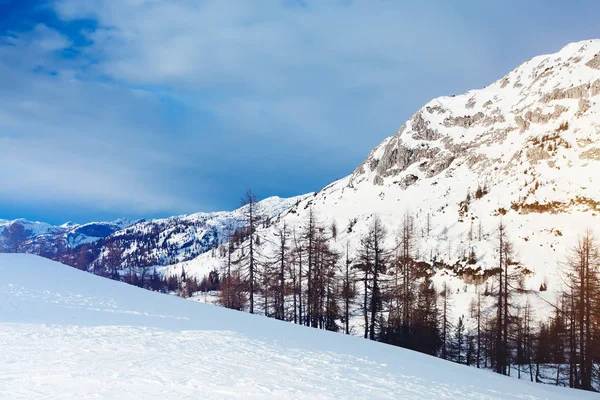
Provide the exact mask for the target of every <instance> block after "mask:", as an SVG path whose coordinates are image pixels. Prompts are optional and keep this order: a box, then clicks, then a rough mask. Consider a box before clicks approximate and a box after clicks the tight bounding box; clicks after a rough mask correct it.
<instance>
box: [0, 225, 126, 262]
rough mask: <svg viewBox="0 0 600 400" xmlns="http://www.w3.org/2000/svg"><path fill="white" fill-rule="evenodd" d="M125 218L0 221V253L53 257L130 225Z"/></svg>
mask: <svg viewBox="0 0 600 400" xmlns="http://www.w3.org/2000/svg"><path fill="white" fill-rule="evenodd" d="M133 223H134V221H130V220H128V219H124V218H121V219H118V220H115V221H110V222H89V223H86V224H73V223H70V222H67V223H65V224H62V225H58V226H55V225H51V224H48V223H46V222H32V221H28V220H26V219H22V218H20V219H16V220H12V221H9V220H0V252H1V251H6V252H15V251H18V252H23V253H35V254H44V255H47V256H53V255H57V254H60V253H61V252H64V251H68V250H71V249H74V248H76V247H78V246H81V245H82V244H90V243H94V242H96V241H98V240H100V239H102V238H105V237H106V236H109V235H110V234H111V233H113V232H116V231H118V230H120V229H124V228H126V227H127V226H129V225H131V224H133Z"/></svg>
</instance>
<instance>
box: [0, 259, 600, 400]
mask: <svg viewBox="0 0 600 400" xmlns="http://www.w3.org/2000/svg"><path fill="white" fill-rule="evenodd" d="M0 348H2V351H1V352H0V398H6V399H30V398H52V399H58V398H72V399H79V398H111V399H119V398H121V399H151V398H157V399H168V398H199V397H202V398H245V399H252V398H255V399H258V398H260V399H265V398H306V399H325V398H363V399H365V398H370V399H406V400H417V399H418V400H422V399H432V400H433V399H461V400H462V399H480V400H493V399H528V400H542V399H544V400H569V399H578V400H584V399H595V398H597V395H596V394H592V393H586V392H580V391H575V390H571V389H565V388H558V387H552V386H547V385H540V384H532V383H528V382H523V381H515V380H513V379H510V378H507V377H503V376H500V375H496V374H493V373H490V372H487V371H483V370H476V369H474V368H468V367H465V366H461V365H457V364H453V363H450V362H446V361H443V360H440V359H437V358H434V357H429V356H425V355H422V354H419V353H415V352H411V351H408V350H405V349H401V348H397V347H391V346H387V345H384V344H381V343H376V342H370V341H367V340H364V339H360V338H357V337H352V336H344V335H341V334H335V333H331V332H326V331H318V330H314V329H309V328H305V327H301V326H295V325H292V324H289V323H282V322H278V321H275V320H271V319H267V318H264V317H261V316H256V315H250V314H247V313H241V312H235V311H231V310H227V309H224V308H219V307H215V306H210V305H204V304H199V303H195V302H191V301H185V300H182V299H179V298H177V297H174V296H167V295H161V294H157V293H152V292H149V291H146V290H143V289H139V288H136V287H133V286H128V285H126V284H123V283H120V282H115V281H110V280H107V279H103V278H100V277H97V276H94V275H91V274H89V273H86V272H82V271H78V270H75V269H73V268H70V267H67V266H64V265H61V264H59V263H56V262H53V261H49V260H46V259H43V258H39V257H37V256H33V255H24V254H0Z"/></svg>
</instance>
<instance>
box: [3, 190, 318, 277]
mask: <svg viewBox="0 0 600 400" xmlns="http://www.w3.org/2000/svg"><path fill="white" fill-rule="evenodd" d="M304 197H306V196H298V197H291V198H281V197H277V196H273V197H269V198H266V199H264V200H262V201H259V202H257V207H258V209H259V210H260V215H261V216H262V221H261V222H262V223H263V224H269V223H270V221H271V220H272V219H273V218H275V217H277V216H278V215H279V214H281V213H282V212H283V211H285V210H287V209H289V208H290V207H292V206H293V205H295V204H296V203H298V202H299V201H300V200H302V199H303V198H304ZM244 210H245V208H244V207H241V208H239V209H237V210H233V211H219V212H211V213H203V212H199V213H195V214H189V215H180V216H174V217H170V218H163V219H149V220H139V221H135V222H134V221H129V220H126V219H119V220H116V221H113V222H91V223H87V224H83V225H78V224H72V223H65V224H63V225H60V226H53V225H50V224H47V223H44V222H30V221H27V220H24V219H18V220H14V221H7V220H0V252H2V251H4V252H15V251H16V252H21V253H32V254H38V255H42V256H44V257H47V258H50V259H53V260H56V261H61V262H64V263H67V264H69V265H72V266H76V267H77V268H80V269H88V270H91V269H95V270H96V272H98V270H99V269H100V270H102V269H103V268H108V266H107V265H106V264H107V260H106V256H107V254H108V252H109V249H113V250H114V251H116V253H117V255H118V258H119V261H117V260H115V259H112V260H111V262H114V263H118V264H119V265H118V267H119V268H126V267H129V266H136V267H146V266H163V265H171V264H174V263H178V262H183V261H186V260H190V259H193V258H195V257H197V256H198V255H200V254H202V253H204V252H206V251H208V250H211V249H213V248H214V247H215V245H216V244H219V243H222V242H223V241H225V240H226V239H227V237H228V235H231V234H233V233H234V232H235V231H236V230H237V229H239V228H241V227H242V226H243V225H244ZM83 245H85V246H83ZM111 267H112V266H111Z"/></svg>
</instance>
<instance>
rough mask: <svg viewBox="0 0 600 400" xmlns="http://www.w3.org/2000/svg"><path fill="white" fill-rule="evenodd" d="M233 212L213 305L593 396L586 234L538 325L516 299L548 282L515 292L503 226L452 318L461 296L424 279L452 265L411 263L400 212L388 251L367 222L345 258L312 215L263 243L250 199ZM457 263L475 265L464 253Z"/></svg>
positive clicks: (596, 305)
mask: <svg viewBox="0 0 600 400" xmlns="http://www.w3.org/2000/svg"><path fill="white" fill-rule="evenodd" d="M244 204H245V205H246V208H245V210H246V211H245V217H246V221H247V225H246V227H245V228H243V230H238V231H235V232H230V234H229V235H228V236H229V239H230V240H227V241H225V242H224V244H223V245H222V247H221V249H220V252H221V255H222V256H224V259H225V265H224V268H223V272H222V274H221V275H222V279H221V281H220V283H219V287H218V288H217V290H219V294H218V302H219V304H221V305H222V306H225V307H228V308H232V309H236V310H240V311H248V312H250V313H256V312H260V313H261V314H264V315H266V316H268V317H272V318H276V319H279V320H284V321H290V322H293V323H295V324H301V325H305V326H309V327H313V328H317V329H326V330H330V331H335V332H343V333H346V334H359V335H361V336H363V337H364V338H366V339H369V340H375V341H380V342H383V343H387V344H391V345H396V346H400V347H404V348H408V349H412V350H416V351H419V352H423V353H426V354H430V355H434V356H438V357H441V358H444V359H447V360H451V361H455V362H458V363H463V364H467V365H472V366H475V367H478V368H488V369H492V370H493V371H495V372H497V373H500V374H504V375H513V374H514V375H518V377H519V378H525V377H526V378H527V379H530V380H531V381H537V382H546V383H550V382H552V383H556V384H557V385H568V386H570V387H573V388H580V389H586V390H594V389H597V388H598V386H597V385H598V382H599V381H600V380H599V373H600V372H599V370H598V362H599V361H600V301H599V297H598V295H599V293H598V291H599V289H600V280H599V279H600V256H599V255H598V254H599V253H598V248H599V246H598V243H597V242H596V240H595V239H594V237H593V235H592V233H591V232H589V231H588V232H586V233H585V235H584V236H583V238H582V239H581V240H580V242H579V243H578V244H577V246H576V247H575V249H574V250H573V253H572V254H570V255H569V257H568V258H567V260H565V263H564V268H562V277H563V279H564V281H565V287H566V288H567V289H565V290H564V291H561V292H560V294H559V296H558V297H559V298H558V299H556V301H555V302H552V304H551V306H552V307H554V309H555V312H554V315H553V317H552V318H550V319H549V320H546V321H539V320H536V316H535V312H534V309H533V307H532V305H531V303H530V302H529V300H527V301H524V299H528V298H530V297H531V296H534V297H535V296H539V292H540V291H545V290H546V289H547V285H546V284H542V286H541V287H540V289H539V290H535V291H532V290H526V289H525V284H524V281H525V278H526V277H527V276H528V275H529V274H531V271H529V270H528V269H527V268H526V267H525V266H523V265H521V263H520V262H518V260H516V258H515V253H514V250H513V244H512V242H511V241H510V239H509V235H508V230H507V227H506V226H505V225H504V224H503V223H502V222H500V223H499V224H498V226H497V229H496V232H495V234H494V235H491V236H493V237H491V238H490V239H489V240H493V241H494V247H495V249H496V252H497V254H498V265H497V266H496V267H494V268H492V269H489V270H487V271H485V273H480V274H479V275H477V274H475V276H472V277H470V278H471V279H470V280H471V282H474V283H475V287H476V294H475V296H474V298H473V300H472V301H471V304H470V307H469V315H467V316H465V315H460V316H456V315H455V313H454V312H453V297H454V294H455V293H456V290H458V291H460V288H450V285H449V284H448V282H444V283H443V284H442V285H441V287H437V286H436V285H435V284H434V279H433V278H434V276H435V274H436V271H439V270H444V269H446V270H456V268H455V267H456V266H452V265H447V264H446V263H444V261H443V260H436V259H435V257H433V259H432V260H431V262H423V261H419V259H420V257H419V250H420V249H419V248H418V240H417V239H418V233H417V229H416V223H415V217H414V216H413V215H411V214H410V213H406V214H405V215H404V217H403V218H402V220H401V221H399V222H400V223H399V229H398V231H399V234H398V235H396V237H395V238H394V239H395V240H394V245H392V246H390V245H388V244H387V243H389V242H390V241H389V240H388V239H390V234H389V232H388V231H387V229H386V228H385V226H384V225H383V223H382V222H381V220H380V219H379V217H377V216H373V217H372V218H371V221H370V224H369V229H368V231H367V232H366V233H365V234H364V235H362V236H361V238H360V241H359V246H358V249H357V250H356V251H355V252H354V253H353V255H352V256H351V254H350V248H349V245H348V244H346V245H345V246H343V248H344V251H339V250H336V248H337V249H339V248H340V246H339V245H338V246H334V243H335V242H336V241H337V236H338V229H337V225H336V224H335V223H332V224H330V226H325V225H324V224H323V223H321V221H319V218H318V216H317V215H316V213H315V212H314V211H313V210H312V208H310V209H308V216H307V220H306V221H305V224H304V227H303V228H302V229H301V230H297V229H295V228H290V227H288V226H286V225H285V224H283V225H282V226H280V227H276V228H275V234H274V236H273V237H274V239H267V238H266V236H261V235H258V234H257V230H256V228H257V226H258V225H259V221H260V210H258V209H257V203H256V199H255V198H254V196H253V195H252V193H251V192H249V193H247V195H246V196H245V198H244ZM426 226H427V229H425V230H424V231H429V229H430V228H429V226H430V217H429V216H428V218H427V222H426ZM349 229H352V224H351V226H350V227H349ZM478 231H479V233H478V234H477V233H473V236H474V237H475V236H479V240H484V239H483V238H482V234H481V226H480V227H479V228H478ZM427 234H428V232H427ZM265 240H270V241H271V243H270V246H266V248H268V249H270V250H269V252H268V254H263V248H265V246H262V243H261V241H265ZM464 262H465V264H467V265H468V264H475V263H476V255H475V254H474V250H473V249H471V250H470V252H469V254H468V255H467V256H466V257H465V259H464ZM464 290H466V285H465V289H464ZM359 321H360V322H359ZM357 329H360V332H359V331H357ZM551 372H552V376H550V373H551ZM595 385H596V386H595Z"/></svg>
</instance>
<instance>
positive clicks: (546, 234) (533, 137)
mask: <svg viewBox="0 0 600 400" xmlns="http://www.w3.org/2000/svg"><path fill="white" fill-rule="evenodd" d="M598 171H600V40H587V41H582V42H578V43H572V44H569V45H567V46H565V47H564V48H562V49H561V50H560V51H559V52H557V53H555V54H549V55H543V56H539V57H535V58H533V59H531V60H530V61H527V62H526V63H524V64H523V65H521V66H519V67H517V68H516V69H514V70H513V71H511V72H510V73H508V74H507V75H506V76H505V77H503V78H501V79H499V80H498V81H496V82H494V83H492V84H491V85H489V86H487V87H485V88H483V89H479V90H472V91H469V92H467V93H465V94H462V95H458V96H444V97H439V98H436V99H434V100H432V101H430V102H429V103H427V104H426V105H425V106H423V107H422V108H421V109H419V110H418V111H417V112H416V113H415V114H414V115H413V116H412V117H411V118H410V119H409V120H408V121H406V123H404V124H403V125H402V126H401V127H400V129H399V130H398V131H397V133H396V134H395V135H393V136H391V137H388V138H386V139H385V140H384V141H383V142H382V143H381V144H380V145H379V146H377V147H376V148H375V149H374V150H373V151H371V153H370V154H369V156H368V157H367V158H366V159H365V160H364V162H363V163H361V165H359V166H358V167H357V168H356V169H355V170H354V171H353V172H352V173H351V174H350V175H348V176H347V177H345V178H343V179H340V180H338V181H336V182H333V183H332V184H330V185H328V186H327V187H325V188H324V189H322V190H321V191H319V192H318V193H316V194H315V195H314V196H309V197H306V198H305V199H303V200H302V201H301V202H300V203H299V204H298V205H297V206H294V207H292V209H291V210H289V211H288V212H287V213H285V215H283V216H282V221H281V223H280V225H281V224H283V223H285V224H286V225H287V227H288V228H296V229H302V228H303V227H304V226H305V225H306V222H307V220H308V212H309V209H310V208H312V209H313V210H314V212H315V213H316V215H317V217H318V218H319V219H320V220H321V222H322V223H323V224H324V225H325V226H329V224H331V223H332V222H334V221H335V222H336V223H337V226H338V231H339V234H338V235H337V239H336V246H337V247H338V250H340V251H342V250H343V249H344V247H345V246H346V244H348V245H349V247H350V252H351V254H352V255H354V254H355V253H356V249H357V247H358V243H359V238H360V236H361V235H363V234H364V233H365V232H366V231H367V229H368V226H369V224H370V221H371V220H372V217H373V216H374V215H379V216H380V217H381V219H382V221H383V223H384V225H385V226H386V227H387V230H388V232H389V233H390V234H389V235H388V239H387V244H388V247H389V248H392V247H393V246H394V243H395V239H396V232H398V230H399V227H400V225H401V221H402V218H403V216H404V215H405V213H407V212H409V213H411V214H412V216H413V217H414V221H415V226H416V232H417V243H416V245H415V248H416V249H417V251H416V254H415V257H416V258H417V259H419V260H421V261H424V262H427V263H433V260H437V261H438V262H440V261H441V262H444V263H445V264H446V265H450V266H456V268H454V270H453V271H449V270H448V269H440V270H438V272H437V274H436V276H435V277H434V281H435V283H436V284H437V285H438V288H439V287H440V286H441V284H442V282H444V281H447V282H448V284H449V285H450V286H451V288H452V289H453V290H454V291H458V292H460V293H457V295H456V297H455V300H454V301H455V303H456V312H457V314H458V315H461V314H465V315H467V317H468V315H469V314H468V312H467V311H468V305H469V302H470V300H471V299H473V298H474V293H475V290H476V289H477V288H476V287H475V285H471V284H467V282H466V281H465V280H463V279H461V278H460V277H459V274H458V273H457V272H458V269H459V268H460V265H463V266H464V264H465V260H466V259H467V257H468V256H469V255H470V254H471V252H473V253H474V255H475V265H472V266H471V267H472V268H473V269H474V270H476V269H477V268H480V269H479V270H478V272H477V273H478V274H480V275H483V274H484V273H485V270H489V269H491V268H495V267H497V265H498V257H499V256H498V252H497V251H496V247H497V239H496V238H497V227H498V224H499V223H500V221H502V222H503V223H504V224H505V225H506V227H507V230H506V231H507V234H508V237H509V239H510V240H511V241H512V243H513V249H514V259H516V260H518V261H519V262H520V263H521V264H522V265H523V266H525V267H526V268H527V269H529V270H530V271H531V272H532V273H531V274H530V275H529V276H528V277H527V279H526V280H525V282H524V285H525V288H526V289H530V290H531V292H532V293H533V294H532V295H530V296H527V297H528V298H523V299H522V301H525V300H527V299H528V300H530V301H531V302H534V303H535V304H536V305H539V308H538V310H539V314H538V317H542V316H543V315H544V311H543V310H541V308H542V306H543V304H545V303H544V301H541V300H540V299H545V300H548V301H554V296H555V293H556V291H557V290H558V288H559V285H560V282H561V279H560V278H559V265H560V264H561V263H562V262H563V261H564V259H565V257H566V255H567V253H568V249H569V248H570V247H571V246H573V245H574V244H575V243H576V241H577V237H578V235H581V234H582V233H583V231H584V230H585V228H587V227H589V228H591V229H592V230H596V231H599V233H600V229H598V228H600V220H599V218H600V217H599V216H598V213H599V212H600V184H599V183H598ZM275 234H276V230H275V229H263V230H262V231H260V232H259V235H262V236H264V237H265V240H263V241H262V243H264V244H263V248H262V249H261V252H262V253H265V254H269V253H270V252H272V251H273V250H274V249H270V248H269V246H270V244H269V243H271V242H276V240H275V237H274V235H275ZM344 253H345V250H344ZM223 262H224V261H223V260H222V259H221V260H219V259H215V258H213V257H211V256H209V255H207V254H204V255H201V256H200V257H198V258H197V259H195V260H192V261H190V262H188V263H186V272H187V273H188V274H190V273H191V274H196V275H198V276H202V275H204V274H206V273H207V271H208V270H210V269H211V268H214V267H215V266H217V265H219V264H221V265H222V264H223ZM179 267H180V266H179V265H176V266H174V267H173V268H172V269H171V271H173V273H175V272H177V271H178V270H179ZM542 283H547V288H548V290H547V291H544V292H543V293H539V289H540V287H541V284H542Z"/></svg>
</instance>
